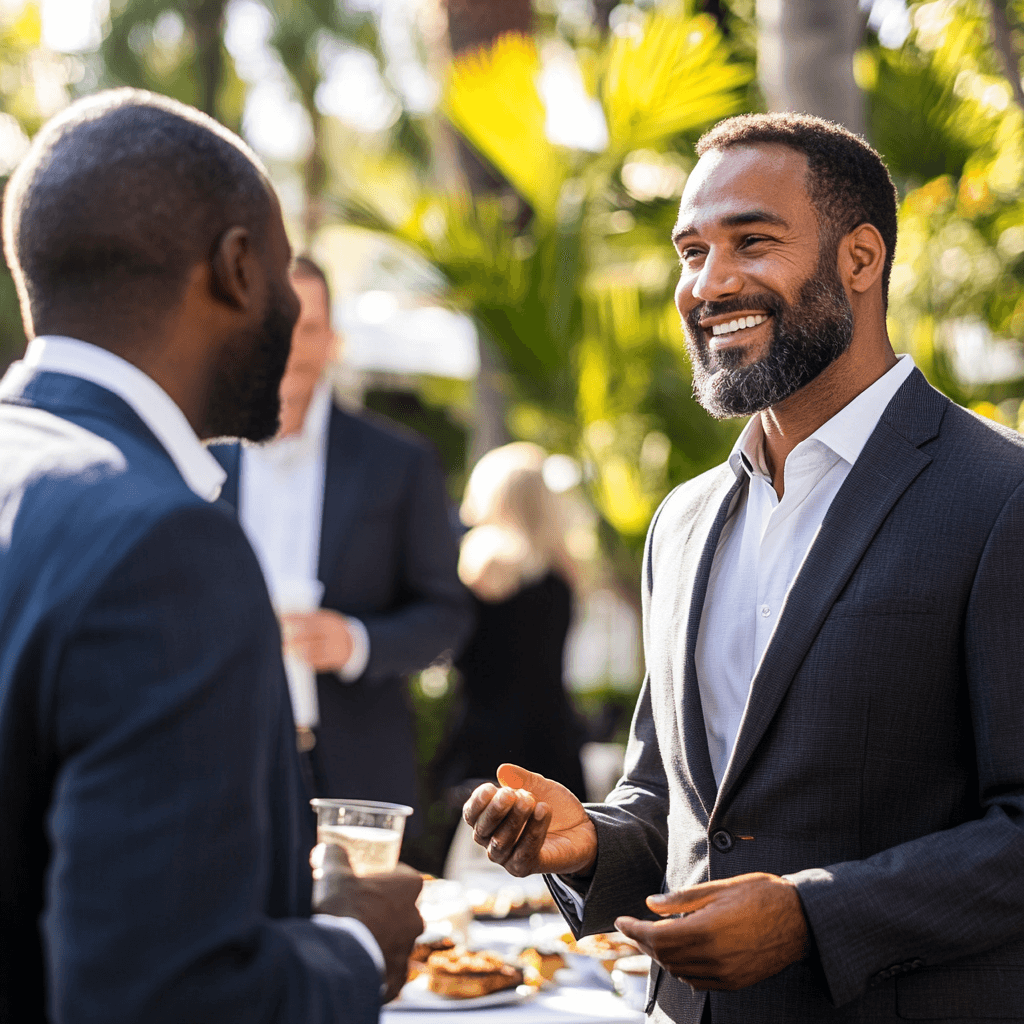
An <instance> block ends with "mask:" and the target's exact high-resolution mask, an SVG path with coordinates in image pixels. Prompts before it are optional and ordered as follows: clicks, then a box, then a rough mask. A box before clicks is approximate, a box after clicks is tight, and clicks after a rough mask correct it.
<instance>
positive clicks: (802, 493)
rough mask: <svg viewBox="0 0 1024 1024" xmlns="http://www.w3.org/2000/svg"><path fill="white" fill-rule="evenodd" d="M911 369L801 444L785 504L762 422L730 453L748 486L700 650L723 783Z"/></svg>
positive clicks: (720, 551)
mask: <svg viewBox="0 0 1024 1024" xmlns="http://www.w3.org/2000/svg"><path fill="white" fill-rule="evenodd" d="M913 369H914V361H913V359H911V357H910V356H906V355H905V356H900V357H899V359H898V361H897V363H896V365H895V366H894V367H892V369H890V370H888V371H887V372H886V373H884V374H883V375H882V376H881V377H879V379H878V380H876V381H875V382H874V383H873V384H872V385H871V386H870V387H868V388H866V389H865V390H864V391H862V392H861V393H860V394H859V395H858V396H857V397H856V398H854V399H853V401H852V402H850V403H849V404H847V405H846V406H844V407H843V408H842V409H840V410H839V412H837V413H836V414H835V416H833V417H832V418H831V419H830V420H828V421H827V422H826V423H824V424H822V425H821V426H820V427H819V428H818V429H817V430H816V431H815V432H814V433H813V434H811V436H810V437H808V438H807V439H806V440H804V441H801V442H800V443H799V444H798V445H797V446H796V447H795V448H794V449H793V450H792V451H791V452H790V453H789V456H788V457H787V459H786V464H785V467H784V470H783V472H784V474H785V475H784V482H785V486H784V488H783V495H782V500H781V501H780V500H779V498H778V495H777V494H776V493H775V488H774V487H772V481H771V477H770V476H769V475H768V471H767V466H766V463H765V458H764V433H763V431H762V429H761V417H760V416H754V417H753V418H752V419H751V420H750V421H749V422H748V423H747V425H746V427H744V429H743V433H742V434H740V436H739V439H738V440H737V442H736V444H735V446H734V447H733V450H732V454H731V455H730V456H729V464H730V465H731V466H732V468H733V471H734V472H735V473H736V476H737V477H739V478H740V479H742V478H743V477H744V476H745V477H747V478H748V483H747V486H746V487H743V488H741V489H740V491H739V492H738V493H737V500H736V502H735V505H734V508H733V509H732V511H731V513H730V516H729V519H728V521H727V522H726V524H725V527H724V528H723V530H722V535H721V537H720V538H719V541H718V547H717V549H716V550H715V557H714V561H713V562H712V565H711V574H710V577H709V579H708V589H707V595H706V597H705V599H704V609H703V612H702V614H701V620H700V629H699V630H698V632H697V647H696V652H695V656H696V663H697V683H698V686H699V687H700V699H701V704H702V705H703V708H704V725H705V729H706V731H707V738H708V750H709V752H710V754H711V767H712V768H713V770H714V773H715V781H716V782H717V783H718V784H719V785H721V784H722V779H723V778H724V776H725V770H726V767H727V765H728V763H729V758H730V757H731V756H732V751H733V747H734V746H735V744H736V736H737V733H738V732H739V728H740V722H741V720H742V718H743V712H744V710H745V708H746V705H747V697H748V695H749V693H750V684H751V682H752V681H753V678H754V675H755V674H756V672H757V667H758V665H759V664H760V662H761V658H762V656H763V655H764V652H765V648H766V647H767V646H768V643H769V641H770V640H771V638H772V635H773V633H774V632H775V626H776V623H777V622H778V621H779V615H780V614H781V612H782V609H783V606H784V604H785V601H786V597H787V595H788V594H789V590H790V587H791V586H792V585H793V581H794V579H795V578H796V575H797V573H798V572H799V569H800V566H801V565H802V564H803V561H804V558H805V557H806V555H807V552H808V551H809V550H810V547H811V544H812V543H813V541H814V538H815V537H816V536H817V533H818V529H819V528H820V526H821V523H822V520H823V519H824V518H825V513H826V512H828V509H829V506H830V505H831V504H832V500H833V499H834V498H835V496H836V494H837V493H838V492H839V488H840V487H841V486H842V485H843V481H844V480H845V479H846V478H847V476H849V473H850V470H851V469H852V468H853V464H854V462H856V461H857V457H858V456H859V455H860V453H861V451H862V450H863V448H864V445H865V444H867V440H868V438H869V437H870V436H871V433H872V431H873V430H874V429H875V427H876V426H877V425H878V421H879V419H881V416H882V413H883V412H884V411H885V408H886V406H887V405H888V404H889V403H890V402H891V401H892V399H893V396H894V395H895V394H896V392H897V391H898V390H899V388H900V386H901V385H902V384H903V382H904V381H905V380H906V379H907V377H909V376H910V373H911V371H912V370H913Z"/></svg>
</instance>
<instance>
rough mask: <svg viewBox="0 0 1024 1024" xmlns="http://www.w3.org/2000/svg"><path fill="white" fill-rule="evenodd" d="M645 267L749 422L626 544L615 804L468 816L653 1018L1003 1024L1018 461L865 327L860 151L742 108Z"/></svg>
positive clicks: (853, 143)
mask: <svg viewBox="0 0 1024 1024" xmlns="http://www.w3.org/2000/svg"><path fill="white" fill-rule="evenodd" d="M698 153H699V154H700V161H699V162H698V164H697V167H696V168H695V170H694V172H693V174H692V175H691V176H690V178H689V180H688V182H687V185H686V188H685V190H684V193H683V197H682V202H681V204H680V211H679V220H678V222H677V225H676V229H675V231H674V233H673V242H674V244H675V247H676V251H677V253H678V255H679V260H680V267H681V274H680V280H679V285H678V288H677V289H676V305H677V306H678V309H679V312H680V316H681V317H682V322H683V328H684V331H685V334H686V339H687V345H688V348H689V351H690V354H691V360H692V364H693V379H694V392H695V396H696V397H697V399H698V400H699V401H700V402H701V403H702V404H703V405H704V407H705V408H706V409H707V410H708V412H709V413H711V414H712V415H714V416H718V417H721V416H732V415H747V414H753V416H752V418H751V419H750V421H749V423H748V424H747V426H746V428H745V429H744V431H743V433H742V434H741V436H740V439H739V440H738V442H737V444H736V446H735V448H734V449H733V453H732V455H731V456H730V458H729V460H728V462H727V463H725V464H724V465H722V466H719V467H718V468H716V469H713V470H711V471H710V472H708V473H705V474H704V475H703V476H700V477H697V478H696V479H694V480H691V481H689V482H688V483H685V484H683V485H682V486H680V487H678V488H677V489H676V490H674V491H673V492H672V493H671V494H670V495H669V496H668V497H667V498H666V500H665V501H664V502H663V504H662V506H661V508H660V509H659V510H658V512H657V513H656V515H655V517H654V521H653V522H652V524H651V527H650V530H649V533H648V538H647V545H646V551H645V556H644V571H643V594H642V597H643V617H644V650H645V658H646V664H647V676H646V679H645V681H644V685H643V688H642V690H641V694H640V699H639V703H638V705H637V708H636V713H635V717H634V720H633V725H632V732H631V737H630V742H629V746H628V749H627V753H626V764H625V771H624V775H623V778H622V779H621V780H620V781H619V783H618V785H617V786H616V788H615V789H614V790H613V791H612V793H611V794H610V795H609V797H608V798H607V800H606V802H605V803H603V804H593V805H588V806H587V807H584V806H583V805H582V804H580V803H579V802H578V801H577V800H576V799H575V798H574V797H572V795H571V794H569V793H568V791H567V790H565V789H564V788H563V787H561V786H559V785H558V784H557V783H554V782H551V781H549V780H547V779H544V778H543V777H541V776H538V775H535V774H532V773H530V772H529V771H528V770H526V769H525V768H521V767H518V766H514V765H502V766H501V767H500V768H499V769H498V778H499V781H500V782H501V784H502V785H501V787H500V788H497V787H495V786H493V785H486V786H482V787H480V788H479V789H478V790H476V792H475V793H474V794H473V796H472V797H471V798H470V800H469V801H468V803H467V804H466V808H465V815H466V819H467V821H468V822H469V823H470V824H471V825H473V826H474V830H475V838H476V840H477V842H478V843H480V844H482V845H485V846H486V847H487V850H488V855H489V856H490V858H491V859H492V860H494V861H497V862H498V863H501V864H504V865H505V866H506V868H507V869H508V870H509V871H511V872H512V873H513V874H516V875H523V874H528V873H530V872H535V871H543V872H546V873H548V881H549V885H550V887H551V889H552V892H553V894H554V895H555V898H556V900H557V901H558V903H559V906H560V907H561V909H562V912H563V914H564V915H565V917H566V919H567V920H568V921H569V923H570V924H571V926H572V928H573V930H574V932H575V933H576V934H577V935H579V934H584V933H591V932H597V931H605V930H608V929H611V928H613V927H618V928H619V929H620V930H621V931H622V932H624V933H625V934H627V935H629V936H631V937H632V938H634V939H635V940H636V941H637V942H639V943H640V945H641V946H642V948H643V949H644V950H645V951H646V952H647V953H649V954H650V955H651V956H652V957H653V958H654V961H655V964H654V967H653V969H652V972H651V978H650V982H649V987H648V1013H649V1014H650V1016H651V1018H652V1020H655V1021H661V1022H664V1021H674V1022H677V1024H697V1022H699V1021H703V1022H713V1024H751V1022H759V1021H766V1022H767V1021H771V1022H772V1024H779V1022H793V1024H807V1022H818V1021H822V1022H825V1021H840V1020H841V1021H846V1022H849V1021H861V1022H881V1021H897V1020H903V1019H908V1018H910V1019H928V1020H950V1021H952V1020H956V1021H981V1020H989V1019H1000V1020H1017V1021H1024V999H1022V993H1024V938H1022V932H1021V922H1022V921H1024V870H1022V867H1024V742H1021V737H1022V736H1024V701H1022V700H1021V672H1022V669H1021V666H1022V665H1024V613H1022V609H1021V601H1020V593H1019V588H1020V580H1021V579H1024V543H1022V539H1024V449H1022V440H1021V438H1020V437H1019V436H1018V435H1016V434H1013V433H1012V432H1010V431H1007V430H1003V429H1002V428H1000V427H997V426H995V425H993V424H991V423H989V422H987V421H983V420H981V419H980V418H979V417H976V416H974V415H972V414H970V413H968V412H965V411H964V410H963V409H960V408H958V407H957V406H955V405H953V404H952V403H951V402H949V401H948V400H947V399H946V398H945V397H943V396H942V395H940V394H939V393H938V392H936V391H934V390H933V389H932V388H930V387H929V385H928V384H927V383H926V382H925V380H924V378H923V376H922V375H921V374H920V372H919V371H917V370H916V369H915V368H914V366H913V363H912V361H911V360H910V357H909V356H903V357H901V358H900V359H899V360H897V358H896V356H895V355H894V353H893V351H892V348H891V346H890V344H889V340H888V336H887V334H886V328H885V309H886V298H887V292H888V281H889V272H890V269H891V266H892V256H893V252H894V250H895V245H896V196H895V190H894V189H893V186H892V182H891V181H890V179H889V176H888V173H887V172H886V170H885V167H884V165H883V164H882V162H881V160H880V159H879V157H878V155H877V154H876V153H875V152H874V151H873V150H871V149H870V147H868V146H867V145H866V144H865V143H864V142H863V141H862V140H861V139H859V138H857V137H855V136H853V135H851V134H850V133H849V132H847V131H846V130H845V129H843V128H840V127H838V126H836V125H833V124H830V123H829V122H826V121H822V120H819V119H817V118H812V117H809V116H806V115H780V114H765V115H746V116H743V117H739V118H734V119H730V120H728V121H725V122H722V123H721V124H719V125H718V126H716V127H715V128H713V129H712V130H711V131H710V132H709V133H708V134H707V135H705V136H704V138H703V139H702V140H701V141H700V142H699V143H698Z"/></svg>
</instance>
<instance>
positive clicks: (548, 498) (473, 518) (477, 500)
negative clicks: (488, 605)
mask: <svg viewBox="0 0 1024 1024" xmlns="http://www.w3.org/2000/svg"><path fill="white" fill-rule="evenodd" d="M546 458H547V453H546V452H545V451H544V449H543V448H540V447H539V446H537V445H535V444H530V443H528V442H526V441H515V442H513V443H512V444H506V445H502V446H501V447H500V448H494V449H492V450H491V451H489V452H488V453H487V454H486V455H484V456H483V458H481V459H480V461H479V462H477V464H476V466H474V467H473V472H472V473H471V474H470V477H469V481H468V482H467V484H466V493H465V496H464V498H463V501H462V507H461V509H460V511H459V514H460V516H461V518H462V521H463V522H464V523H465V524H466V525H467V526H469V527H471V529H470V530H469V532H468V533H467V534H466V535H465V537H463V540H462V547H461V551H460V554H459V577H460V578H461V579H462V582H463V583H465V584H466V586H468V587H469V588H470V589H471V590H472V591H473V592H474V593H476V595H477V596H478V597H480V598H481V599H482V600H484V601H501V600H503V599H504V598H506V597H510V596H511V595H512V594H514V593H515V592H516V591H518V590H521V589H522V588H523V587H525V586H528V585H529V584H530V583H534V582H536V581H537V580H539V579H541V578H542V577H543V576H545V575H546V574H547V573H548V572H549V571H550V570H552V569H554V570H556V571H558V572H560V573H561V574H562V575H563V576H566V577H568V581H569V582H571V580H572V576H573V567H572V563H571V560H570V558H569V556H568V554H567V552H566V549H565V542H564V526H563V523H562V511H561V508H560V505H559V500H558V496H557V495H556V494H554V493H553V492H552V491H551V490H550V488H549V487H548V486H547V484H546V483H545V482H544V461H545V459H546Z"/></svg>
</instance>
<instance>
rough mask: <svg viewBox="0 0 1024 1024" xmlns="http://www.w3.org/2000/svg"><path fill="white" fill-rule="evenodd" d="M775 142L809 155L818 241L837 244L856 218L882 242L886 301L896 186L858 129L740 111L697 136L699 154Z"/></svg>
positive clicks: (801, 117) (810, 118) (798, 117)
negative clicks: (858, 133)
mask: <svg viewBox="0 0 1024 1024" xmlns="http://www.w3.org/2000/svg"><path fill="white" fill-rule="evenodd" d="M763 143H776V144H778V145H781V146H788V147H789V148H790V149H795V150H796V151H797V152H799V153H803V154H804V156H805V157H807V194H808V196H809V197H810V200H811V203H812V204H813V206H814V212H815V216H816V217H817V220H818V231H819V237H820V239H821V242H822V245H826V244H827V245H829V246H836V247H837V246H838V245H839V241H840V239H841V238H842V237H843V236H844V235H846V234H848V233H849V232H850V231H852V230H853V229H854V228H855V227H857V226H858V225H859V224H873V225H874V226H875V227H876V228H877V229H878V233H879V234H880V235H881V236H882V241H883V242H885V250H886V252H885V266H884V268H883V271H882V296H883V298H884V299H885V300H886V301H887V300H888V295H889V276H890V274H891V272H892V261H893V257H894V256H895V254H896V210H897V204H898V196H897V193H896V186H895V185H894V184H893V182H892V178H891V177H889V172H888V170H887V169H886V166H885V164H884V163H883V162H882V158H881V157H880V156H879V155H878V153H876V152H875V150H874V149H872V148H871V146H869V145H868V144H867V143H866V142H865V141H864V140H863V139H862V138H861V137H860V136H859V135H854V133H853V132H851V131H849V130H848V129H846V128H844V127H843V126H842V125H838V124H835V123H833V122H832V121H826V120H825V119H824V118H821V117H814V116H812V115H811V114H789V113H773V114H740V115H739V116H738V117H730V118H728V119H726V120H725V121H720V122H719V123H718V124H716V125H715V126H714V128H711V129H709V130H708V131H707V132H705V133H704V134H703V135H702V136H701V137H700V139H699V140H698V142H697V154H698V155H699V156H703V155H704V154H705V153H707V152H709V151H712V150H723V149H728V148H729V147H731V146H756V145H759V144H763Z"/></svg>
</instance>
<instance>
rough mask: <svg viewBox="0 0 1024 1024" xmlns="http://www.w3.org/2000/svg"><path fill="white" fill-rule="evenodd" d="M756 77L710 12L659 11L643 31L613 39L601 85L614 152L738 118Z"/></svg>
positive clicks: (650, 143) (649, 144)
mask: <svg viewBox="0 0 1024 1024" xmlns="http://www.w3.org/2000/svg"><path fill="white" fill-rule="evenodd" d="M751 74H752V72H751V69H750V68H749V67H747V66H746V65H743V64H737V63H732V62H731V61H730V56H729V50H728V48H727V47H726V46H725V44H724V42H723V40H722V36H721V33H720V32H719V30H718V28H717V26H716V25H715V22H714V19H712V18H710V17H709V16H706V15H700V16H698V17H695V18H683V17H680V16H679V15H678V14H673V13H671V12H666V13H658V14H654V15H652V16H651V17H650V18H649V20H648V21H647V23H646V25H645V26H644V27H643V30H642V34H640V35H631V34H623V35H618V36H613V38H612V41H611V43H610V45H609V50H608V54H607V64H606V68H605V73H604V77H603V84H602V88H601V99H602V102H603V104H604V110H605V117H606V119H607V121H608V132H609V136H610V139H611V149H612V151H613V152H614V153H617V154H620V155H625V154H626V153H628V152H629V151H630V150H634V149H643V148H645V147H654V148H657V147H658V146H660V145H663V144H664V143H665V142H666V141H668V140H669V139H671V138H672V137H673V136H676V135H680V134H682V133H684V132H694V131H696V130H699V129H701V128H704V127H706V126H708V125H710V124H712V123H713V122H715V121H718V120H720V119H721V118H723V117H727V116H728V115H729V114H735V113H737V112H738V111H740V110H742V109H743V106H744V102H745V99H744V97H743V95H742V93H741V92H740V90H741V88H742V87H743V86H745V85H746V84H747V83H748V82H749V81H750V78H751Z"/></svg>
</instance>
